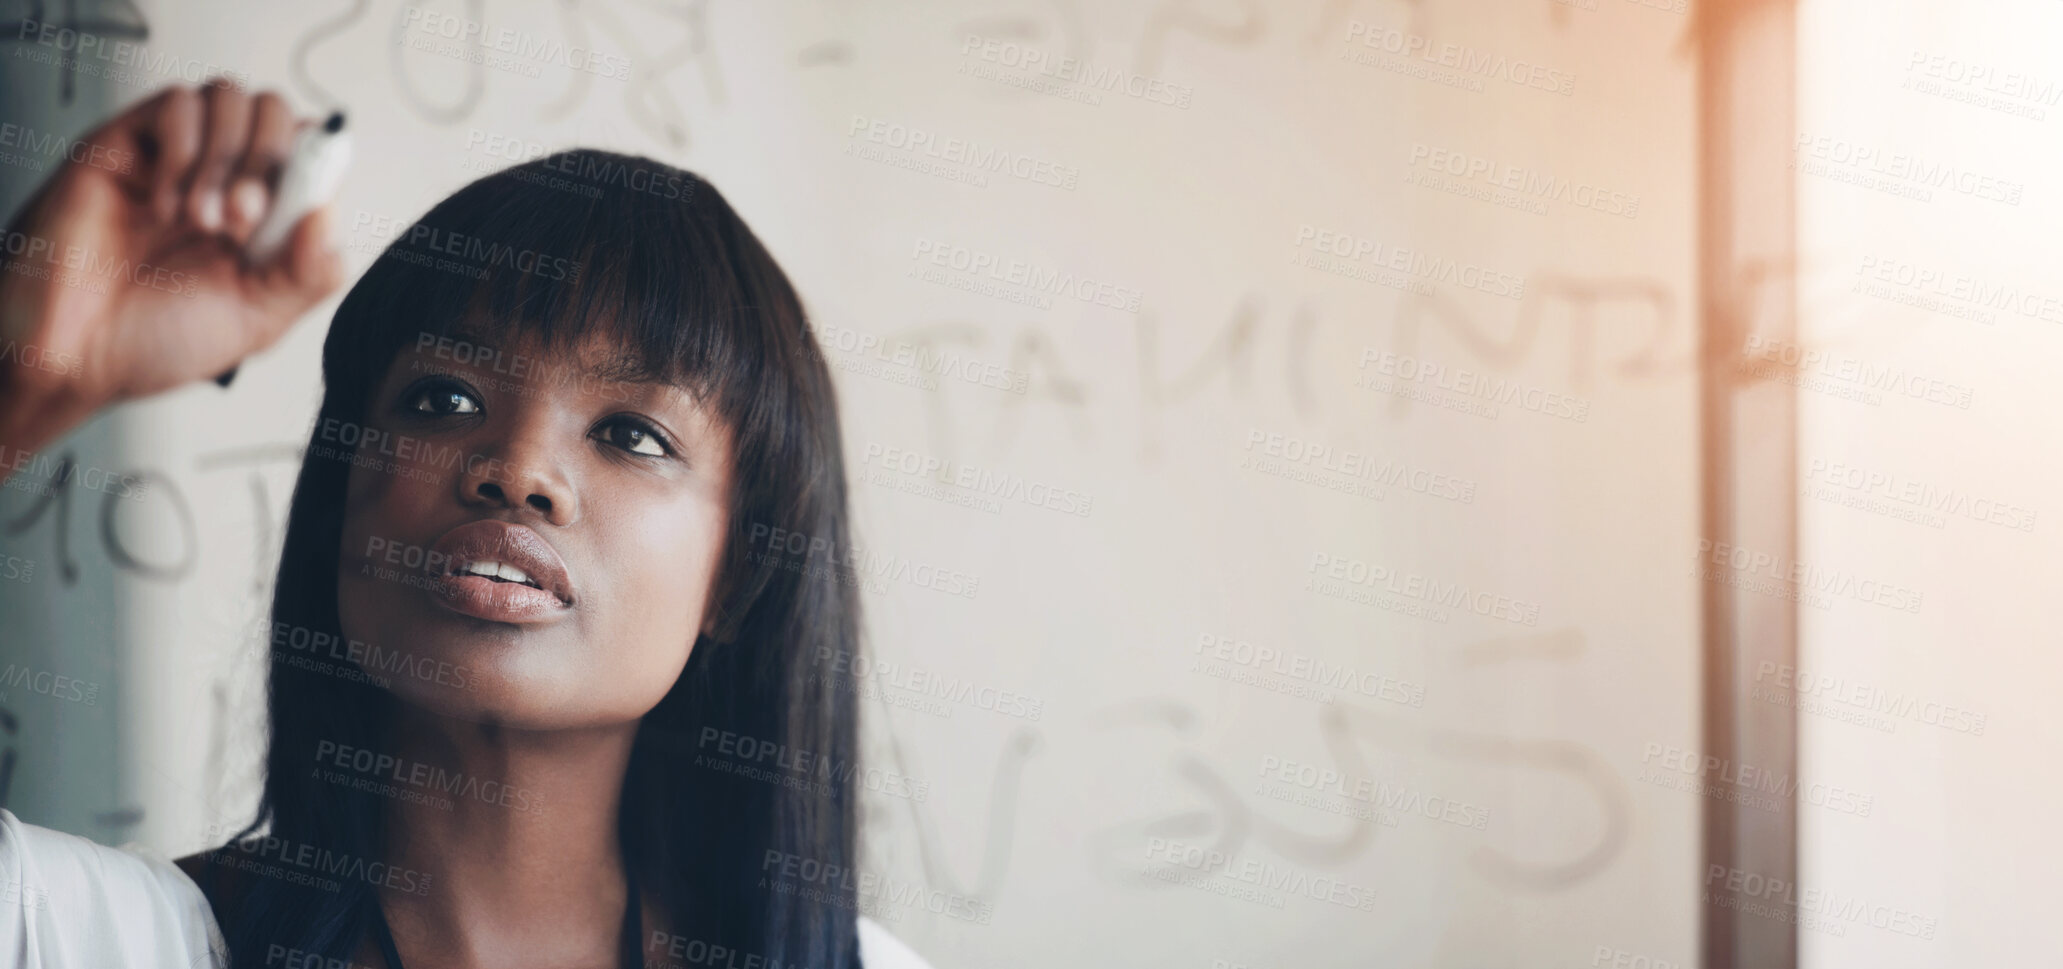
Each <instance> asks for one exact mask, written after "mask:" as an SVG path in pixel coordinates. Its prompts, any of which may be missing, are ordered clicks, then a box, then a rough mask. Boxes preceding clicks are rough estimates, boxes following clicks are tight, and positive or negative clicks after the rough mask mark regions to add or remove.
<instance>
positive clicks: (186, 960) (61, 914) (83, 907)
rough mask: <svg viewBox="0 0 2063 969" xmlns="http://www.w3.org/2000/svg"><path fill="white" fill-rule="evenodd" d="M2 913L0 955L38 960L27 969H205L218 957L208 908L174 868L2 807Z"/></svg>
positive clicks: (195, 887) (217, 936)
mask: <svg viewBox="0 0 2063 969" xmlns="http://www.w3.org/2000/svg"><path fill="white" fill-rule="evenodd" d="M0 913H5V914H4V915H0V952H13V953H18V954H19V953H29V954H37V953H40V954H42V959H43V961H35V962H30V963H28V964H29V965H38V966H46V967H53V969H69V967H73V966H81V967H83V966H101V965H176V966H179V967H189V966H204V965H212V964H216V963H217V960H216V959H215V956H216V955H217V954H219V953H220V951H221V945H220V938H221V935H220V932H219V931H218V930H217V929H216V927H215V918H214V915H213V913H212V912H211V911H210V910H209V908H208V901H207V899H206V898H205V897H203V896H202V894H201V890H200V887H199V886H198V885H195V884H194V882H193V879H191V878H188V877H187V876H186V874H185V873H183V872H181V871H180V870H179V868H178V867H176V866H175V865H173V864H172V863H171V862H169V861H166V860H164V859H162V858H155V857H151V856H149V855H147V854H144V853H142V852H138V851H127V850H122V849H118V848H110V847H107V846H106V845H102V844H99V843H97V842H94V841H92V840H89V839H86V838H81V837H79V836H77V835H72V834H66V833H64V832H62V831H53V830H51V829H49V828H42V827H37V826H36V825H33V824H25V823H23V822H22V820H21V819H20V818H17V817H15V816H14V812H12V811H9V810H7V809H5V808H0ZM58 959H61V960H62V961H51V960H58ZM174 960H176V962H175V961H174Z"/></svg>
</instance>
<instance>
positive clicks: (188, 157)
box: [137, 87, 202, 224]
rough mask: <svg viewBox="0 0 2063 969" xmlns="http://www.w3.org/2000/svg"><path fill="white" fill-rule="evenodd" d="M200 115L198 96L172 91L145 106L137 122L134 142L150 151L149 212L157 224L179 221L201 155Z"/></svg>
mask: <svg viewBox="0 0 2063 969" xmlns="http://www.w3.org/2000/svg"><path fill="white" fill-rule="evenodd" d="M201 114H202V108H201V95H200V92H198V91H195V90H194V89H192V88H189V87H174V88H168V89H166V91H165V92H164V93H163V94H160V95H158V96H157V97H156V98H153V99H152V100H151V101H149V102H146V103H145V105H144V108H143V110H142V111H141V113H140V116H139V118H138V119H137V120H138V122H139V124H140V127H141V129H142V130H141V131H139V132H138V135H139V138H138V140H139V141H140V142H143V143H146V144H148V145H150V146H151V147H152V148H153V149H154V150H153V151H152V152H151V154H152V157H151V159H150V166H151V174H150V186H151V212H152V214H153V215H155V216H157V220H158V222H159V223H161V224H164V223H170V222H174V221H176V220H177V219H178V218H179V209H180V203H181V202H182V201H184V199H185V197H186V183H187V181H188V180H189V179H188V175H189V173H191V172H192V170H193V163H194V160H195V159H197V158H199V157H200V154H201Z"/></svg>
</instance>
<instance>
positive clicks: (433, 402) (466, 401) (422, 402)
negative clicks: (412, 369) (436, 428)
mask: <svg viewBox="0 0 2063 969" xmlns="http://www.w3.org/2000/svg"><path fill="white" fill-rule="evenodd" d="M408 409H409V410H411V411H414V412H416V413H418V414H435V415H437V416H440V417H441V416H444V415H447V414H477V413H479V412H480V402H479V401H477V400H474V399H473V395H471V394H468V393H466V392H465V391H463V390H460V389H458V388H456V387H424V388H422V389H421V390H418V391H416V392H415V393H414V394H413V395H411V396H410V397H409V398H408Z"/></svg>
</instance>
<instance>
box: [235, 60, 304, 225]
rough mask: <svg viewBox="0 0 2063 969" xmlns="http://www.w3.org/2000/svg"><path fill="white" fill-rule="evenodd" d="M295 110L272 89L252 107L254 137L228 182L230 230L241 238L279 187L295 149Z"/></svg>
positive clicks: (261, 219) (259, 216)
mask: <svg viewBox="0 0 2063 969" xmlns="http://www.w3.org/2000/svg"><path fill="white" fill-rule="evenodd" d="M295 130H296V125H295V124H294V115H293V112H292V111H291V110H290V109H288V107H287V102H286V99H285V98H282V97H280V96H279V95H278V94H275V93H273V92H271V91H266V92H264V93H263V94H260V95H258V97H257V99H256V100H255V101H254V102H253V104H252V107H251V138H250V143H249V145H248V146H247V147H246V148H245V149H244V156H243V159H242V160H241V161H240V162H239V163H238V164H237V167H236V172H235V174H234V175H233V176H232V178H231V181H230V186H229V224H230V234H231V235H233V236H235V237H236V239H237V240H238V241H239V242H241V241H243V240H244V239H245V238H247V237H248V236H249V235H250V233H251V232H252V231H253V230H255V229H256V228H257V227H258V223H259V222H261V221H263V220H264V218H265V210H266V209H267V208H269V207H270V203H271V201H272V197H273V194H274V193H275V192H277V191H278V190H279V173H280V170H281V169H282V168H284V167H286V162H287V153H288V152H289V151H291V150H292V149H293V142H294V132H295Z"/></svg>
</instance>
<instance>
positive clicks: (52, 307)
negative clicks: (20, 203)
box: [0, 82, 344, 450]
mask: <svg viewBox="0 0 2063 969" xmlns="http://www.w3.org/2000/svg"><path fill="white" fill-rule="evenodd" d="M306 123H307V122H305V121H300V122H297V121H296V120H295V119H294V117H293V115H292V114H291V112H289V111H288V109H287V105H286V102H285V101H284V100H282V99H281V98H280V97H279V96H278V95H276V94H273V93H270V92H266V93H263V94H259V95H256V96H252V95H249V94H245V93H243V92H241V91H238V90H236V89H234V88H231V87H228V86H226V85H224V84H221V83H214V82H211V83H210V84H208V85H206V86H204V87H201V88H192V87H175V88H170V89H168V90H165V91H163V92H161V93H159V94H158V95H157V96H155V97H153V98H151V99H149V100H147V101H145V102H143V103H141V104H138V105H136V106H135V107H132V108H130V109H129V110H128V111H126V112H123V113H122V114H121V115H120V116H118V117H116V118H115V119H114V120H112V121H110V122H108V123H107V124H106V125H103V126H102V127H101V128H99V129H98V130H96V131H94V132H93V133H91V134H89V135H86V136H85V138H84V139H82V140H83V141H84V142H85V145H84V146H81V147H79V148H76V149H75V150H73V151H72V152H70V153H69V159H68V160H67V161H66V162H64V163H63V164H62V165H61V167H60V169H59V170H58V172H57V174H56V175H55V177H53V178H52V179H51V180H50V181H49V182H47V183H45V184H44V186H43V188H42V189H41V190H40V191H39V192H38V193H37V195H36V196H35V198H33V199H32V200H31V201H30V203H29V205H28V206H27V207H26V208H25V209H24V210H23V213H22V215H21V216H20V217H19V218H17V219H16V220H15V223H14V225H12V226H10V227H9V229H8V235H7V237H6V239H5V245H4V247H0V352H5V351H6V350H8V349H10V347H9V345H8V344H7V342H6V341H13V344H12V347H11V349H12V350H13V354H12V355H11V356H8V357H7V358H6V360H5V362H0V446H11V447H14V448H19V449H23V450H34V449H36V448H38V447H41V446H43V445H44V444H47V443H49V442H50V441H52V440H55V439H56V438H57V437H58V436H59V435H61V434H62V433H63V432H64V431H66V430H67V429H69V428H70V427H71V426H72V425H74V424H76V423H78V422H80V421H83V420H85V419H86V418H87V417H88V416H91V414H92V413H93V412H94V411H96V410H98V409H100V408H101V407H104V406H107V405H108V404H112V403H116V402H119V401H124V400H130V399H133V398H137V397H143V396H146V395H149V394H154V393H157V392H159V391H163V390H167V389H170V388H173V387H177V386H180V385H182V384H185V383H187V382H189V381H193V380H197V379H201V378H206V377H213V376H215V375H217V374H220V373H222V372H224V371H226V370H229V369H230V368H231V367H234V366H235V365H236V364H237V362H238V361H240V360H242V359H243V358H244V357H246V356H249V355H250V354H252V353H254V352H256V351H258V350H261V349H264V348H265V347H267V346H270V345H271V344H272V343H273V341H275V340H277V339H279V337H280V335H281V334H283V333H285V332H286V329H287V327H288V326H290V325H292V323H293V322H294V320H296V319H298V318H299V317H300V316H301V315H302V314H303V313H306V312H307V311H308V309H309V308H310V307H312V306H314V305H315V304H316V303H318V302H320V301H321V300H322V299H323V298H324V297H325V296H328V295H329V294H330V292H331V291H333V290H335V289H336V287H337V286H338V284H339V283H341V282H342V281H343V276H344V268H343V258H342V256H341V255H340V254H339V253H338V252H337V251H336V248H335V244H334V243H333V242H332V241H331V240H330V233H331V228H330V225H329V221H330V214H329V211H328V208H327V207H325V208H323V209H318V210H316V211H315V212H313V213H311V214H310V215H309V216H308V217H306V218H304V219H302V220H301V223H300V225H299V226H297V227H296V229H295V231H294V233H293V235H292V237H291V238H290V239H289V241H288V243H287V244H286V245H285V246H284V247H282V248H281V250H280V252H278V253H277V254H276V255H275V256H273V258H272V259H271V260H270V261H268V262H266V263H265V264H263V265H252V264H250V263H248V262H247V261H246V257H245V254H244V251H243V244H244V242H245V240H247V239H249V238H250V236H251V233H252V232H253V231H254V230H255V229H256V228H257V226H258V223H259V222H260V221H262V220H263V219H264V217H265V213H266V212H267V210H268V209H269V208H270V205H271V200H272V195H273V189H274V187H275V186H276V185H277V184H278V181H279V173H280V169H281V168H282V166H284V165H285V163H286V159H287V153H288V151H289V150H290V149H291V146H292V143H293V136H294V134H295V132H296V131H297V130H298V127H299V125H301V124H306Z"/></svg>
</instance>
